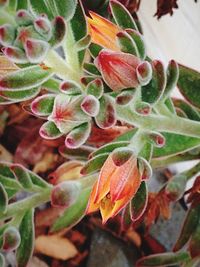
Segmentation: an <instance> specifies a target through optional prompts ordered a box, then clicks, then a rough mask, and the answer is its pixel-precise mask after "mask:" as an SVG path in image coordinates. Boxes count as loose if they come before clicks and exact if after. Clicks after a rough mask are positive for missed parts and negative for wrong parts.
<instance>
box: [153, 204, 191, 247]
mask: <svg viewBox="0 0 200 267" xmlns="http://www.w3.org/2000/svg"><path fill="white" fill-rule="evenodd" d="M171 214H172V216H171V218H170V219H169V220H163V219H162V218H159V219H158V221H157V222H156V223H155V224H153V225H152V226H151V228H150V235H151V236H152V237H153V238H154V239H156V240H157V241H158V242H159V243H160V244H161V245H163V246H164V247H165V249H166V250H167V251H172V248H173V246H174V244H175V243H176V240H177V238H178V236H179V234H180V231H181V227H182V224H183V222H184V219H185V215H186V211H185V210H184V209H183V207H182V206H181V204H180V203H179V202H177V203H175V204H173V206H172V213H171Z"/></svg>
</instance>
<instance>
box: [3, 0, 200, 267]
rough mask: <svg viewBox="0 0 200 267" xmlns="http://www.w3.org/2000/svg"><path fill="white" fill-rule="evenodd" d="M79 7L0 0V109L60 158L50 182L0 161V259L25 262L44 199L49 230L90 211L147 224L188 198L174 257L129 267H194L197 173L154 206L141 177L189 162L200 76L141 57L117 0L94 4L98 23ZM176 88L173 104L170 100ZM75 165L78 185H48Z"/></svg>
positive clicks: (199, 227)
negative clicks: (50, 213)
mask: <svg viewBox="0 0 200 267" xmlns="http://www.w3.org/2000/svg"><path fill="white" fill-rule="evenodd" d="M99 2H100V1H99ZM108 2H109V3H108ZM82 4H84V7H85V6H87V3H86V2H85V1H84V0H83V3H81V2H80V1H77V0H62V1H59V0H45V1H38V0H29V1H27V0H13V1H11V0H10V1H6V0H5V1H0V5H1V6H0V25H1V26H0V46H1V51H2V54H1V56H0V71H1V72H0V105H2V106H3V107H5V108H6V107H7V106H8V105H11V104H13V103H20V104H19V106H20V108H21V109H23V110H25V111H26V112H27V113H28V114H30V115H31V116H34V117H36V118H38V119H37V120H39V121H40V122H42V123H41V125H40V129H39V130H38V132H39V134H40V136H41V137H42V138H43V139H45V140H49V141H51V140H54V141H55V142H54V148H55V149H58V150H57V151H58V152H57V153H59V154H60V155H62V157H63V158H65V159H66V163H64V167H63V166H62V165H61V166H60V167H59V168H58V169H57V170H55V171H54V173H53V177H54V182H53V183H48V181H47V177H43V178H42V177H40V176H39V175H38V174H37V173H35V172H34V171H32V170H31V167H30V166H29V167H30V168H29V169H28V168H26V167H27V166H22V165H21V164H18V163H16V162H12V163H6V162H0V221H1V226H0V245H1V249H2V251H3V254H5V252H9V251H16V266H18V267H25V266H27V263H28V261H29V259H30V257H31V255H32V251H33V247H34V210H35V209H36V208H37V207H39V206H40V205H42V204H45V203H48V202H50V203H51V205H52V206H53V207H58V208H59V207H62V208H63V209H62V213H61V214H60V216H59V217H58V218H57V219H56V221H55V222H54V223H53V225H52V226H51V232H56V231H59V230H61V229H63V228H69V227H72V226H74V225H75V224H76V223H78V222H79V221H80V220H81V219H82V218H83V216H85V215H86V214H91V213H92V212H95V211H98V210H100V213H101V216H102V223H103V224H105V223H106V222H107V221H108V220H110V219H112V218H113V217H114V216H119V218H120V221H121V226H122V229H128V228H131V227H134V225H135V224H137V223H138V222H140V223H143V224H144V225H145V227H146V228H149V227H150V225H151V224H152V223H153V222H154V221H155V220H156V219H157V217H158V216H159V215H160V214H161V215H164V214H165V215H166V212H165V213H164V211H163V209H165V211H166V210H168V209H169V205H170V203H171V202H175V201H178V200H180V199H181V198H182V197H183V196H184V195H186V194H189V197H188V198H187V201H188V205H187V207H188V213H187V215H186V218H185V222H183V228H182V230H181V233H180V236H179V238H178V240H177V242H176V244H175V245H174V251H173V252H170V253H163V254H156V255H151V256H147V257H144V258H141V259H140V260H139V261H138V266H143V267H144V266H166V265H167V266H171V265H174V264H181V266H184V267H186V266H194V265H193V264H196V262H199V261H200V235H199V232H200V195H199V190H200V181H199V177H198V178H197V179H196V181H195V183H194V185H193V187H192V188H191V189H190V190H189V191H186V184H187V182H188V180H189V179H190V178H191V177H193V176H194V175H195V174H197V173H198V172H199V171H200V164H199V163H197V164H196V165H195V166H194V167H193V168H192V169H188V170H187V171H184V172H182V173H178V174H176V175H175V176H173V177H172V178H171V179H169V181H167V182H166V183H165V184H163V186H162V188H161V190H160V191H159V192H158V194H157V195H156V196H155V199H156V201H154V202H153V204H152V197H151V198H150V195H149V194H148V180H149V179H153V178H151V176H152V170H154V169H156V168H161V167H162V168H163V167H167V166H169V165H170V164H172V163H173V164H174V163H177V162H184V161H188V160H193V159H199V156H200V150H199V147H200V111H199V109H200V73H198V72H197V71H195V70H193V69H190V68H187V67H185V66H182V65H180V64H178V63H176V62H175V61H174V60H171V61H170V62H169V64H168V66H167V67H165V66H164V64H163V63H162V62H161V61H160V60H156V59H151V58H149V57H148V55H147V54H146V48H145V44H144V41H143V36H142V33H141V31H140V26H139V25H138V22H137V23H136V22H135V21H134V20H133V17H132V15H131V14H130V13H129V11H128V10H127V9H126V8H125V7H124V6H123V5H122V3H120V2H118V1H116V0H110V1H101V14H103V16H101V15H99V14H97V13H95V12H93V11H88V10H84V9H83V5H82ZM108 5H109V7H108ZM176 86H178V88H179V90H180V92H181V94H182V96H183V99H174V98H173V97H172V96H171V92H172V91H173V90H174V89H175V87H176ZM0 116H1V115H0ZM1 119H2V120H4V123H5V124H6V118H5V119H3V117H2V118H1ZM27 127H28V126H27ZM29 130H30V131H33V130H34V129H29ZM99 140H100V144H99ZM56 141H58V142H57V143H56ZM39 149H40V147H38V150H39ZM70 164H71V165H70ZM77 164H78V166H79V167H80V168H79V171H80V173H78V174H77V179H71V180H67V181H64V182H61V183H57V182H56V181H57V178H58V176H59V175H60V173H62V174H63V173H65V172H69V171H70V170H71V169H74V168H77ZM20 192H21V193H22V192H23V193H24V192H26V194H23V195H22V194H20ZM21 196H23V197H21ZM24 196H25V197H24ZM161 203H162V205H163V206H164V207H163V206H162V207H161ZM163 203H164V204H163ZM162 208H163V209H162ZM164 217H167V216H164ZM3 254H1V256H0V262H1V263H0V266H3V265H4V257H3ZM197 264H198V263H197ZM195 266H198V265H195Z"/></svg>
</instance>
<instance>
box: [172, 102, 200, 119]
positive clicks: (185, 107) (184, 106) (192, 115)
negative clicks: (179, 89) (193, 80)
mask: <svg viewBox="0 0 200 267" xmlns="http://www.w3.org/2000/svg"><path fill="white" fill-rule="evenodd" d="M173 103H174V105H175V107H176V108H179V109H181V110H182V111H183V112H184V113H185V114H186V115H187V117H188V118H189V119H190V120H194V121H200V113H199V112H198V111H197V110H196V109H195V108H194V107H193V106H192V105H190V104H188V103H187V102H185V101H184V100H182V99H176V98H175V99H173Z"/></svg>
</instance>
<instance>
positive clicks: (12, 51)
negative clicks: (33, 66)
mask: <svg viewBox="0 0 200 267" xmlns="http://www.w3.org/2000/svg"><path fill="white" fill-rule="evenodd" d="M2 51H3V53H4V55H5V56H6V57H8V58H9V59H10V60H11V61H13V62H15V63H17V64H25V63H27V62H28V59H27V57H26V54H25V53H24V51H23V50H21V49H19V48H18V47H14V46H8V47H5V48H3V49H2Z"/></svg>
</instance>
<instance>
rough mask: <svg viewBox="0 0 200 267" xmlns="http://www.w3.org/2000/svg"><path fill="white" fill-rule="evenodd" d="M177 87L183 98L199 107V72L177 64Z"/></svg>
mask: <svg viewBox="0 0 200 267" xmlns="http://www.w3.org/2000/svg"><path fill="white" fill-rule="evenodd" d="M178 88H179V90H180V92H181V94H182V95H183V96H184V97H185V99H186V100H187V101H188V102H190V103H191V104H192V105H193V106H195V107H197V108H200V97H199V91H200V73H199V72H197V71H195V70H193V69H190V68H188V67H185V66H183V65H180V64H179V79H178Z"/></svg>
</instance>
